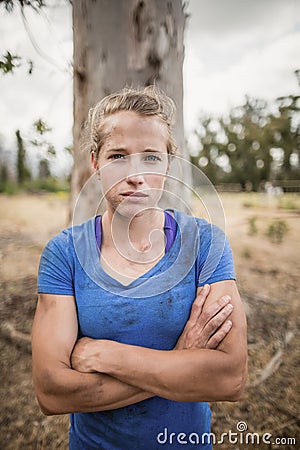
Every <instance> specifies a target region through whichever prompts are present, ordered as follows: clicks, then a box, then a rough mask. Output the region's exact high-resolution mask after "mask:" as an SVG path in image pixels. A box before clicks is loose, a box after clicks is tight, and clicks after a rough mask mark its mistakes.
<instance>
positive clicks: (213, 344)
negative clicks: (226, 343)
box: [206, 320, 232, 349]
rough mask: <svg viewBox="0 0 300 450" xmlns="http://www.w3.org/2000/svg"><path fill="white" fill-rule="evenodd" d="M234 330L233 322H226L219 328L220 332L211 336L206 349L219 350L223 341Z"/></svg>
mask: <svg viewBox="0 0 300 450" xmlns="http://www.w3.org/2000/svg"><path fill="white" fill-rule="evenodd" d="M231 328H232V322H231V320H226V322H225V323H224V324H223V325H222V326H221V327H220V328H219V330H218V331H217V332H216V333H215V334H214V335H213V336H211V338H210V339H209V340H208V342H207V344H206V348H209V349H215V348H217V347H218V346H219V345H220V343H221V342H222V341H223V339H224V338H225V337H226V336H227V334H228V333H229V331H230V330H231Z"/></svg>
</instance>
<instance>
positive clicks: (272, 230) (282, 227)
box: [266, 220, 289, 244]
mask: <svg viewBox="0 0 300 450" xmlns="http://www.w3.org/2000/svg"><path fill="white" fill-rule="evenodd" d="M288 229H289V228H288V226H287V223H286V222H285V221H284V220H275V221H274V222H272V223H270V225H269V228H268V230H267V233H266V234H267V236H268V237H269V238H270V239H271V241H272V242H275V243H276V244H279V243H280V242H282V241H283V238H284V236H285V235H286V233H287V232H288Z"/></svg>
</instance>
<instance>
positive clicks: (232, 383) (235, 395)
mask: <svg viewBox="0 0 300 450" xmlns="http://www.w3.org/2000/svg"><path fill="white" fill-rule="evenodd" d="M246 380H247V361H245V364H244V365H242V366H240V367H239V368H238V369H236V370H235V372H234V373H231V374H230V375H229V376H228V380H227V383H226V385H227V389H226V393H225V397H226V398H225V399H224V400H225V401H228V402H237V401H239V400H241V399H242V398H243V396H244V393H245V386H246Z"/></svg>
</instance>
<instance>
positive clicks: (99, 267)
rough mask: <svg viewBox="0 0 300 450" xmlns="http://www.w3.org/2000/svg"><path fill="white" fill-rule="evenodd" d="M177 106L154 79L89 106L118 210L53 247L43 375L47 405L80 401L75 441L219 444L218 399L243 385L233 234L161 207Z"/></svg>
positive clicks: (42, 311) (97, 166)
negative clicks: (212, 429) (213, 432)
mask: <svg viewBox="0 0 300 450" xmlns="http://www.w3.org/2000/svg"><path fill="white" fill-rule="evenodd" d="M173 114H174V105H173V102H172V101H171V100H170V99H169V98H168V97H167V96H166V95H165V94H163V93H162V92H161V91H159V90H158V89H156V88H154V87H148V88H145V89H141V90H135V89H124V90H123V91H121V92H119V93H116V94H112V95H111V96H108V97H106V98H105V99H103V100H102V101H101V102H100V103H99V104H98V105H97V106H96V107H95V108H94V109H93V110H92V111H91V112H90V115H89V123H90V128H91V163H92V165H93V168H94V170H95V171H96V172H97V173H98V175H99V177H100V180H101V183H102V189H103V192H104V195H105V200H106V211H105V213H104V214H103V216H102V217H100V216H97V217H96V218H92V219H90V220H89V221H87V222H85V223H84V224H82V225H78V226H75V227H72V228H69V229H67V230H64V231H63V232H62V233H61V234H59V235H58V236H56V237H54V238H53V239H52V240H51V241H50V242H49V243H48V245H47V247H46V248H45V250H44V252H43V255H42V258H41V264H40V270H39V301H38V305H37V311H36V316H35V320H34V325H33V333H32V346H33V375H34V385H35V390H36V395H37V398H38V401H39V403H40V406H41V409H42V411H43V412H44V413H45V414H62V413H71V428H70V448H71V449H72V450H74V449H76V450H83V449H87V450H90V449H127V448H128V449H149V450H151V449H156V448H160V446H161V445H164V446H165V447H166V448H181V446H182V445H186V448H189V447H190V446H191V447H193V446H194V444H195V443H199V444H203V446H202V447H201V448H207V449H209V448H211V445H210V442H209V437H207V436H206V437H205V433H209V426H210V410H209V406H208V404H207V403H206V402H208V401H222V400H227V401H235V400H238V399H239V398H240V397H241V395H242V392H243V387H244V383H245V377H246V363H247V350H246V322H245V315H244V312H243V308H242V304H241V300H240V297H239V294H238V291H237V287H236V283H235V276H234V270H233V262H232V255H231V251H230V248H229V245H228V243H227V241H226V239H225V238H224V235H223V233H222V232H221V231H220V230H218V229H216V227H212V226H211V225H210V224H208V223H207V222H206V221H204V220H200V219H195V218H192V217H189V216H187V215H185V214H183V213H180V212H179V211H170V210H168V211H163V210H161V209H160V208H159V207H158V202H159V200H160V197H161V194H162V192H163V189H164V182H165V179H166V177H167V176H168V171H169V166H170V163H171V158H172V155H173V154H174V152H175V148H176V145H175V142H174V139H173V137H172V120H173ZM212 244H213V245H212ZM218 252H219V257H218V258H215V257H214V256H215V255H216V254H217V253H218ZM211 255H212V257H211ZM209 261H210V262H212V263H211V264H210V265H209V264H208V265H207V263H208V262H209ZM208 266H209V270H208V271H207V270H206V271H205V270H204V268H205V267H206V269H207V267H208ZM204 273H205V274H207V276H206V277H204V275H203V274H204ZM204 278H205V279H204Z"/></svg>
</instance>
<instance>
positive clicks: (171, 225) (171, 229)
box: [95, 211, 177, 253]
mask: <svg viewBox="0 0 300 450" xmlns="http://www.w3.org/2000/svg"><path fill="white" fill-rule="evenodd" d="M101 219H102V217H101V216H96V219H95V235H96V242H97V246H98V249H99V250H100V248H101V241H102V224H101ZM176 229H177V223H176V220H175V219H174V217H173V216H172V214H170V213H169V212H168V211H165V226H164V232H165V236H166V253H167V252H168V251H169V250H170V248H171V247H172V244H173V242H174V239H175V235H176Z"/></svg>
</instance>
